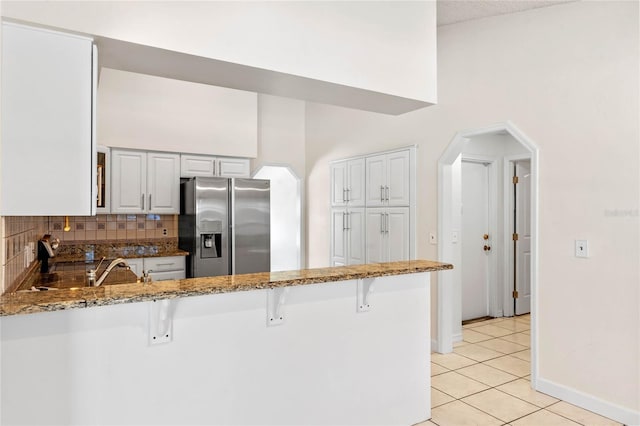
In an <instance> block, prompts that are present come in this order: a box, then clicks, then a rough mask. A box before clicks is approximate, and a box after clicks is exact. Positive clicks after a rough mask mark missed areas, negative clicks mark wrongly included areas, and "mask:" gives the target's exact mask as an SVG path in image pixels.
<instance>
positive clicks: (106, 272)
mask: <svg viewBox="0 0 640 426" xmlns="http://www.w3.org/2000/svg"><path fill="white" fill-rule="evenodd" d="M118 265H122V266H124V267H126V268H127V269H128V268H129V264H128V263H127V261H126V260H124V259H123V258H121V257H119V258H117V259H115V260H114V261H112V262H111V263H110V264H109V266H107V269H105V270H104V272H103V273H102V275H100V278H98V280H97V281H96V283H95V286H96V287H98V286H99V285H100V284H102V282H103V281H104V280H105V279H106V278H107V275H109V272H111V270H112V269H113V268H115V267H116V266H118Z"/></svg>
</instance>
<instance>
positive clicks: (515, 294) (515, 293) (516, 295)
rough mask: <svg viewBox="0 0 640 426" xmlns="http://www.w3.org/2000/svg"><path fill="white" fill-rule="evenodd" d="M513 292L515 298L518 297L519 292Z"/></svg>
mask: <svg viewBox="0 0 640 426" xmlns="http://www.w3.org/2000/svg"><path fill="white" fill-rule="evenodd" d="M512 294H513V298H514V299H517V298H518V292H517V291H515V290H514V291H513V293H512Z"/></svg>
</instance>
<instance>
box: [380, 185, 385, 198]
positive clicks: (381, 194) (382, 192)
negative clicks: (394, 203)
mask: <svg viewBox="0 0 640 426" xmlns="http://www.w3.org/2000/svg"><path fill="white" fill-rule="evenodd" d="M382 201H384V186H382V185H380V202H382Z"/></svg>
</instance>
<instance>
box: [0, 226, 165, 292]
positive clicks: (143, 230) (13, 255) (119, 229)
mask: <svg viewBox="0 0 640 426" xmlns="http://www.w3.org/2000/svg"><path fill="white" fill-rule="evenodd" d="M64 225H65V218H64V216H49V217H47V216H35V217H28V216H5V217H2V221H1V225H0V226H2V227H3V228H2V233H1V235H2V239H3V247H4V256H3V258H2V277H1V278H2V279H1V280H0V281H1V283H0V284H1V285H0V287H1V290H2V293H4V292H5V291H7V290H10V289H11V288H12V287H13V286H14V285H16V284H17V283H18V282H20V281H21V280H22V279H23V278H24V276H25V274H26V272H27V271H28V269H29V267H30V266H31V265H32V264H33V263H34V262H35V261H36V260H37V259H36V255H35V253H36V252H37V241H38V240H39V239H40V238H41V237H42V236H43V235H44V234H47V233H48V234H51V236H52V237H53V238H59V239H60V241H61V242H62V244H63V245H66V244H76V243H85V242H104V241H112V242H116V241H130V242H133V243H135V242H136V241H140V242H143V241H148V240H150V239H158V238H167V239H175V238H177V237H178V216H177V215H155V214H148V215H145V214H138V215H135V214H133V215H120V214H118V215H115V214H113V215H111V214H106V215H97V216H69V226H70V227H71V230H70V231H68V232H65V231H64Z"/></svg>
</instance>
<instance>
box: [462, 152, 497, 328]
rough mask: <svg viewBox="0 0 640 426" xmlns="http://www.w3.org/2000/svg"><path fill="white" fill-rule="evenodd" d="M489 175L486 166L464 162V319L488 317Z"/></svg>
mask: <svg viewBox="0 0 640 426" xmlns="http://www.w3.org/2000/svg"><path fill="white" fill-rule="evenodd" d="M485 234H489V172H488V168H487V165H486V164H483V163H476V162H470V161H462V235H461V243H462V267H461V276H462V320H463V321H465V320H469V319H474V318H481V317H485V316H487V315H488V314H489V280H488V273H489V255H490V253H491V251H487V250H485V249H484V247H485V245H487V243H488V242H487V241H485V240H484V238H483V237H484V235H485Z"/></svg>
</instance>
